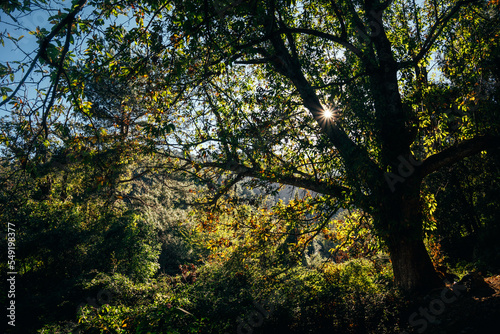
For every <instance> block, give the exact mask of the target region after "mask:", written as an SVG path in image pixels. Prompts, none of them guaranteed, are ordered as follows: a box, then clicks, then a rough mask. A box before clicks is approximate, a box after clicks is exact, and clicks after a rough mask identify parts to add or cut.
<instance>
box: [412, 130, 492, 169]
mask: <svg viewBox="0 0 500 334" xmlns="http://www.w3.org/2000/svg"><path fill="white" fill-rule="evenodd" d="M499 143H500V137H499V136H493V135H486V136H480V137H476V138H473V139H469V140H466V141H463V142H461V143H459V144H458V145H455V146H452V147H449V148H447V149H445V150H443V151H441V152H439V153H436V154H434V155H432V156H430V157H428V158H427V159H425V160H424V162H423V163H422V166H420V169H419V171H420V172H419V174H420V177H422V178H423V177H425V176H426V175H429V174H431V173H432V172H435V171H437V170H438V169H440V168H443V167H446V166H450V165H452V164H454V163H456V162H458V161H460V160H462V159H463V158H466V157H469V156H472V155H474V154H477V153H479V152H481V151H484V150H487V149H492V148H499V147H500V144H499Z"/></svg>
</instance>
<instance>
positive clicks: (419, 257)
mask: <svg viewBox="0 0 500 334" xmlns="http://www.w3.org/2000/svg"><path fill="white" fill-rule="evenodd" d="M388 248H389V252H390V256H391V262H392V270H393V272H394V281H395V283H396V284H397V285H398V286H399V287H400V288H402V289H403V290H404V291H408V292H420V293H424V292H427V291H429V290H431V289H433V288H438V287H442V286H443V285H444V284H443V282H442V281H441V279H440V278H439V276H438V274H437V273H436V271H435V269H434V266H433V264H432V261H431V259H430V257H429V255H428V253H427V250H426V249H425V246H424V242H423V239H422V237H416V236H412V235H405V234H397V235H392V236H391V237H390V238H389V240H388Z"/></svg>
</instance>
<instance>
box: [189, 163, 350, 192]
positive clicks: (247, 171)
mask: <svg viewBox="0 0 500 334" xmlns="http://www.w3.org/2000/svg"><path fill="white" fill-rule="evenodd" d="M197 166H198V167H200V168H219V169H222V170H226V171H230V172H233V173H235V174H238V175H239V176H241V177H252V178H256V179H260V180H265V181H269V182H276V183H279V184H286V185H290V186H294V187H298V188H303V189H308V190H311V191H314V192H317V193H320V194H326V195H331V196H334V197H339V198H342V197H345V196H346V194H347V193H348V192H349V191H350V190H349V188H347V187H344V186H340V185H335V184H327V183H326V182H322V181H318V180H316V179H315V178H313V177H311V179H305V178H299V177H296V176H291V175H276V177H275V178H268V177H266V176H264V175H262V173H260V172H261V170H260V169H259V168H255V167H248V166H245V165H242V164H238V163H236V162H230V163H223V162H202V163H197Z"/></svg>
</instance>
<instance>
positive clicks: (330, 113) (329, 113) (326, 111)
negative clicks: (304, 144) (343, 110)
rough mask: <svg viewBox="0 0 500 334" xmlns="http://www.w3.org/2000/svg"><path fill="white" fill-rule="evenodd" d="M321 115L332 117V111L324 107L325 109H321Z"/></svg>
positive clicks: (326, 117) (327, 117)
mask: <svg viewBox="0 0 500 334" xmlns="http://www.w3.org/2000/svg"><path fill="white" fill-rule="evenodd" d="M323 117H324V118H325V119H330V118H332V117H333V112H332V111H331V110H329V109H326V110H325V111H323Z"/></svg>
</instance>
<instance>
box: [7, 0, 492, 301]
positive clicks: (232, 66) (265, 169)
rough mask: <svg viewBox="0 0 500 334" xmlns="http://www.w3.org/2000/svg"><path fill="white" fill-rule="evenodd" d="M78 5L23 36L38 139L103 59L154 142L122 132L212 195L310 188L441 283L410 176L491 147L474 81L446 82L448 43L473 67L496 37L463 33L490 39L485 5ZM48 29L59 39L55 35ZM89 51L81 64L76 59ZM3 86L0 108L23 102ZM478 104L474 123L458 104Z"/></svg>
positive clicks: (416, 182)
mask: <svg viewBox="0 0 500 334" xmlns="http://www.w3.org/2000/svg"><path fill="white" fill-rule="evenodd" d="M85 5H86V4H85V2H83V1H80V2H78V3H77V4H76V5H75V6H74V7H73V8H72V9H70V10H68V14H66V15H61V16H60V17H58V19H57V20H56V23H55V25H54V27H53V29H52V31H51V32H50V33H49V32H45V33H42V34H41V36H40V39H39V41H40V47H39V49H38V52H37V53H36V56H35V57H34V60H33V62H37V61H38V60H39V59H45V61H46V62H48V64H49V68H50V71H52V73H53V75H52V81H51V86H50V87H51V88H50V89H49V91H48V93H47V96H53V98H51V99H48V98H47V99H45V100H46V104H45V109H43V112H42V117H41V122H40V129H41V130H40V131H41V133H42V134H43V135H44V136H42V137H44V138H45V139H47V138H49V137H50V135H49V132H50V129H49V123H50V122H48V121H49V120H50V119H49V117H48V115H49V112H51V111H52V110H55V109H54V100H57V98H59V99H61V101H62V99H63V97H64V96H63V95H62V94H63V93H65V94H70V95H71V96H72V99H70V100H68V101H66V103H68V104H72V105H73V110H74V113H75V114H80V115H85V117H86V119H87V120H86V121H85V122H91V121H92V119H93V118H94V117H98V115H97V114H95V113H94V114H92V113H90V112H88V110H89V108H85V103H87V102H92V101H91V97H92V95H91V94H86V93H85V92H84V91H83V90H78V89H77V88H76V87H78V82H79V80H80V79H81V78H82V76H83V77H96V76H98V75H99V72H100V71H101V70H102V69H103V68H107V69H109V71H110V72H109V75H111V76H113V77H114V78H115V79H116V80H121V81H123V82H124V81H126V80H128V81H129V82H130V83H131V84H132V85H133V86H134V87H135V89H137V90H138V91H142V92H144V93H143V94H142V95H140V96H139V101H138V105H140V106H142V108H140V109H139V110H140V113H142V114H140V115H138V116H136V117H135V118H134V119H135V120H136V125H138V126H140V125H141V124H140V123H139V121H141V120H145V119H150V120H154V121H153V122H150V123H147V126H146V127H145V129H155V128H158V129H163V130H162V131H160V132H159V133H158V132H156V133H155V132H150V133H149V134H150V137H152V138H154V140H149V141H148V138H138V140H137V141H136V143H137V145H138V147H149V148H151V149H152V150H153V151H155V152H157V153H162V154H164V155H167V156H170V157H171V158H172V161H173V162H176V163H177V165H176V166H172V167H176V168H180V169H184V170H185V171H186V172H188V173H192V174H194V175H197V176H198V177H200V178H201V179H203V180H205V181H206V182H209V181H210V182H211V184H212V185H213V186H219V188H220V192H219V193H218V194H216V195H215V197H214V198H213V200H214V201H213V203H216V202H217V200H218V198H220V194H221V193H224V192H225V191H227V190H228V189H229V188H231V187H232V186H234V185H235V184H236V183H238V182H247V183H248V182H250V183H252V182H254V183H255V182H256V181H254V180H261V181H262V182H264V183H280V184H288V185H293V186H297V187H302V188H306V189H309V190H312V191H314V192H317V193H319V194H322V195H325V196H326V198H328V200H329V201H330V203H331V206H332V207H333V206H341V207H356V208H361V209H362V210H363V211H365V212H366V213H368V214H370V215H371V216H372V217H373V218H374V229H375V231H376V233H377V234H378V235H379V236H380V237H381V238H382V239H383V240H384V242H385V243H386V245H387V248H388V250H389V252H390V255H391V260H392V264H393V270H394V277H395V280H396V282H397V283H398V285H399V286H400V287H401V288H403V289H405V290H409V291H414V290H425V289H428V288H431V287H435V286H439V285H440V284H441V282H440V280H439V279H438V276H437V274H436V272H435V270H434V268H433V265H432V263H431V261H430V259H429V256H428V254H427V252H426V249H425V247H424V243H423V232H422V224H423V211H422V210H423V204H424V203H422V201H423V200H422V193H421V186H422V183H423V182H425V179H426V177H427V176H428V175H430V174H431V173H433V172H435V171H437V170H439V169H441V168H444V167H447V166H449V165H451V164H453V163H455V162H457V161H460V160H461V159H463V158H465V157H468V156H472V155H474V154H476V153H479V152H481V151H484V150H488V149H490V148H492V147H497V146H498V144H497V142H498V139H499V138H498V124H499V123H498V121H499V119H498V113H493V112H492V109H490V108H487V107H486V104H487V103H486V102H485V101H483V100H486V98H485V96H481V95H479V94H472V92H474V87H475V84H476V83H477V82H478V80H476V79H474V80H471V81H470V82H469V81H467V82H465V83H463V85H462V86H460V85H455V84H453V82H454V80H455V81H456V79H457V78H458V76H457V73H456V72H453V71H452V70H453V69H454V68H456V67H458V66H459V64H457V62H456V59H457V58H456V57H454V56H455V55H456V52H453V50H455V49H456V47H457V44H456V40H459V41H460V43H459V48H458V52H463V55H465V56H469V55H470V56H471V58H470V59H468V62H467V63H466V64H464V66H468V65H470V66H472V67H473V66H474V64H480V59H478V58H476V57H474V55H478V54H481V55H482V58H481V61H483V60H488V59H494V50H498V42H497V39H493V38H487V39H484V40H483V43H482V44H480V43H477V42H476V41H475V40H474V38H470V36H468V35H467V33H466V31H467V30H466V28H467V27H468V26H469V25H470V22H473V23H474V26H476V27H478V30H477V32H478V34H480V33H481V32H486V31H487V32H488V36H490V35H491V36H495V34H497V35H498V30H499V29H498V27H499V26H500V25H499V24H498V17H499V16H498V15H496V14H498V4H497V3H496V2H493V1H491V2H486V1H474V0H464V1H451V0H450V1H436V0H429V1H424V2H418V3H417V2H416V1H390V0H387V1H381V0H367V1H363V2H362V1H356V0H347V1H289V0H287V1H279V0H276V1H275V0H268V1H257V0H254V1H243V0H241V1H223V0H216V1H169V2H165V3H160V2H154V3H153V2H148V1H145V2H134V3H127V2H120V3H119V4H114V3H111V2H110V1H103V2H99V1H93V2H91V3H89V4H87V6H89V7H93V8H94V9H95V10H94V11H93V12H92V14H91V15H90V16H88V17H87V18H81V17H79V16H78V15H77V13H79V12H80V10H81V8H82V7H84V6H85ZM118 12H121V13H123V14H125V15H128V17H129V18H135V23H129V24H128V28H129V29H128V30H127V29H123V28H120V27H118V26H117V25H113V24H108V23H106V20H104V19H103V18H105V19H108V20H110V18H111V17H112V16H113V15H117V14H118ZM82 13H83V12H82ZM492 13H493V14H494V15H492ZM495 13H496V14H495ZM92 15H94V16H93V17H92ZM106 24H108V27H107V29H101V27H103V26H105V25H106ZM89 27H93V29H94V30H92V32H93V37H92V38H89V39H87V41H86V42H87V46H88V47H89V49H88V51H87V52H82V53H77V50H76V49H75V51H74V53H72V54H71V57H69V56H68V53H69V52H68V51H69V43H70V41H71V39H70V37H71V34H76V35H75V36H79V35H78V34H81V32H83V31H85V32H89V31H91V29H90V28H89ZM96 28H98V29H96ZM72 29H74V30H75V31H76V33H75V32H73V30H72ZM488 29H489V30H488ZM68 36H69V37H68ZM99 36H100V37H99ZM450 36H455V37H454V38H451V37H450ZM57 40H60V41H63V42H65V43H62V42H60V43H59V46H58V47H56V46H54V45H53V44H54V41H57ZM83 41H84V42H85V39H83ZM51 43H52V44H51ZM50 45H53V46H54V47H55V48H56V50H57V52H56V51H53V52H52V53H50V52H49V51H50V50H52V49H51V48H52V47H50ZM472 46H474V47H472ZM454 48H455V49H454ZM105 50H108V51H107V52H106V51H105ZM469 51H470V52H469ZM495 52H496V51H495ZM95 54H98V55H99V57H98V59H97V58H96V56H95ZM438 55H441V56H442V57H441V58H438ZM77 58H80V61H77V60H76V59H77ZM117 60H119V61H117ZM92 61H93V62H95V67H94V69H95V70H91V69H90V68H89V67H85V66H77V64H84V63H91V62H92ZM124 61H125V63H126V64H125V65H124V63H123V62H124ZM470 66H469V67H468V68H471V67H470ZM432 68H434V69H436V68H437V69H438V70H434V72H435V73H436V75H435V76H434V78H433V77H432V75H430V74H429V73H430V72H431V69H432ZM439 70H441V72H439ZM475 71H476V72H477V73H483V72H484V74H485V75H487V73H486V72H487V71H486V70H484V69H483V68H476V69H475ZM3 72H4V73H5V75H7V74H9V70H8V67H7V66H4V71H3ZM446 76H448V77H446ZM141 77H142V79H141ZM490 77H491V76H490ZM445 78H446V79H447V80H445ZM450 78H451V80H450ZM19 83H20V84H21V85H22V84H24V81H21V82H19ZM62 83H64V84H62ZM497 84H498V81H496V80H495V79H491V80H490V81H489V84H488V85H489V86H490V87H495V86H496V85H497ZM7 93H8V91H7V90H5V92H4V94H6V95H8V94H7ZM16 94H17V90H16V89H15V90H14V91H13V92H11V93H10V95H8V96H7V97H6V98H5V99H4V101H3V102H1V103H0V104H1V105H5V104H6V103H7V102H14V101H15V99H17V102H16V103H19V105H22V103H21V102H24V103H26V102H25V101H21V102H19V100H18V99H19V98H18V97H16V96H17V95H16ZM437 97H439V99H437ZM85 101H86V102H85ZM476 101H477V102H476ZM440 102H442V103H441V104H439V103H440ZM61 103H62V102H61ZM495 103H496V102H495ZM483 113H489V115H488V122H484V120H483V119H481V118H477V117H475V116H474V115H476V114H483ZM51 115H53V114H51ZM141 115H142V116H141ZM451 116H453V117H454V118H453V119H452V117H451ZM52 117H53V116H52ZM174 125H175V131H172V130H173V129H174V127H173V126H174ZM102 126H103V127H104V126H105V125H102ZM97 130H98V129H96V131H97ZM75 133H76V132H75ZM75 133H73V135H75ZM112 138H113V137H112ZM115 138H122V139H121V140H123V137H119V136H116V137H115ZM132 142H133V141H132ZM53 145H55V146H57V143H54V144H53ZM49 149H50V147H49ZM179 152H182V154H180V153H179ZM221 175H224V176H223V178H221V177H220V176H221ZM249 178H251V181H249Z"/></svg>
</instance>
